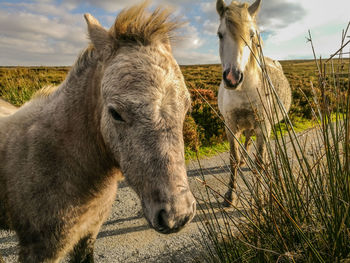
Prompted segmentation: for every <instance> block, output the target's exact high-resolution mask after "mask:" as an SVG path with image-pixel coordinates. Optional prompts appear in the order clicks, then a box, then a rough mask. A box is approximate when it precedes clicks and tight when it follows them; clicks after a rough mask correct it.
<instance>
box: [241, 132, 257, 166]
mask: <svg viewBox="0 0 350 263" xmlns="http://www.w3.org/2000/svg"><path fill="white" fill-rule="evenodd" d="M253 133H254V130H253V129H251V130H245V131H244V132H243V135H244V136H245V142H244V148H245V149H246V151H247V152H248V153H249V149H250V146H251V145H252V140H251V137H252V135H253ZM243 165H244V160H243V158H241V161H240V163H239V166H243Z"/></svg>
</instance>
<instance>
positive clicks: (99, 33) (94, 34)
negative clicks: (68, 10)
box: [84, 14, 113, 54]
mask: <svg viewBox="0 0 350 263" xmlns="http://www.w3.org/2000/svg"><path fill="white" fill-rule="evenodd" d="M84 18H85V20H86V23H87V26H88V33H89V38H90V40H91V43H92V44H93V45H94V47H95V48H96V50H97V52H99V53H100V54H105V53H106V51H110V50H111V46H112V45H113V41H112V38H111V36H110V35H109V33H108V31H107V30H106V29H104V28H103V27H102V26H101V25H100V23H99V22H98V20H97V19H96V18H94V17H93V16H92V15H90V14H84Z"/></svg>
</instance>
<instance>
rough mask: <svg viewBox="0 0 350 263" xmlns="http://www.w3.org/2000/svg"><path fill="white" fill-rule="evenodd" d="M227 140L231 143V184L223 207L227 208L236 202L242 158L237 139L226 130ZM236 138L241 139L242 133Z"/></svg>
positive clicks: (237, 133)
mask: <svg viewBox="0 0 350 263" xmlns="http://www.w3.org/2000/svg"><path fill="white" fill-rule="evenodd" d="M226 134H227V138H228V140H229V143H230V182H229V185H228V189H227V192H226V193H225V196H224V197H225V200H224V203H223V205H224V206H226V207H229V206H231V204H232V201H233V200H234V195H235V194H236V190H237V182H236V180H237V171H238V166H239V163H240V156H239V151H238V142H237V141H236V139H235V138H234V137H233V136H232V134H230V131H227V130H226ZM234 136H235V137H236V138H237V139H239V137H240V132H235V133H234Z"/></svg>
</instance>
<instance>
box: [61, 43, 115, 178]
mask: <svg viewBox="0 0 350 263" xmlns="http://www.w3.org/2000/svg"><path fill="white" fill-rule="evenodd" d="M102 74H103V69H102V66H101V63H99V60H98V56H97V54H96V51H95V50H94V49H91V48H88V49H86V50H85V51H84V52H83V53H82V54H81V55H80V56H79V58H78V60H77V61H76V63H75V64H74V66H73V67H72V69H71V70H70V72H69V74H68V76H67V78H66V80H65V82H64V83H63V85H62V87H61V88H62V90H61V94H62V100H60V101H59V102H60V103H62V104H63V105H64V106H63V112H61V113H63V114H64V116H61V118H62V119H64V125H65V126H66V129H67V130H68V131H69V133H68V134H69V135H70V136H72V139H73V140H72V149H71V150H72V152H71V154H72V155H73V158H76V160H77V161H79V163H81V164H84V167H79V168H80V169H81V170H82V171H78V172H83V173H84V176H85V178H87V177H91V178H90V179H92V178H93V179H96V180H98V179H99V176H104V175H105V174H106V173H108V171H109V170H110V169H112V167H113V165H114V163H113V160H112V158H111V154H110V153H109V150H108V149H107V147H106V145H105V143H104V140H103V138H102V135H101V132H100V130H101V129H100V119H101V112H102V102H101V92H100V87H101V78H102ZM65 136H66V135H65ZM90 182H91V181H90Z"/></svg>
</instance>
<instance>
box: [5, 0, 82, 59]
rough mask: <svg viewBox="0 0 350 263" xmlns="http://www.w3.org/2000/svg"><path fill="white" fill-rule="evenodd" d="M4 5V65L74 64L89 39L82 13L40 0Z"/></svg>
mask: <svg viewBox="0 0 350 263" xmlns="http://www.w3.org/2000/svg"><path fill="white" fill-rule="evenodd" d="M5 7H6V8H4V9H0V36H1V37H0V50H1V54H2V58H1V64H2V65H45V64H50V65H62V64H63V65H71V64H72V63H73V62H74V60H75V57H76V56H77V54H78V53H79V51H80V50H81V49H83V47H84V46H86V44H87V42H88V41H87V37H86V32H85V31H86V29H85V28H86V26H85V22H84V19H83V16H82V15H80V14H71V13H69V10H68V9H67V8H66V7H65V6H56V5H53V4H52V3H50V2H49V1H44V2H43V1H41V2H35V3H18V4H8V3H7V4H5ZM49 57H50V59H51V61H48V58H49Z"/></svg>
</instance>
